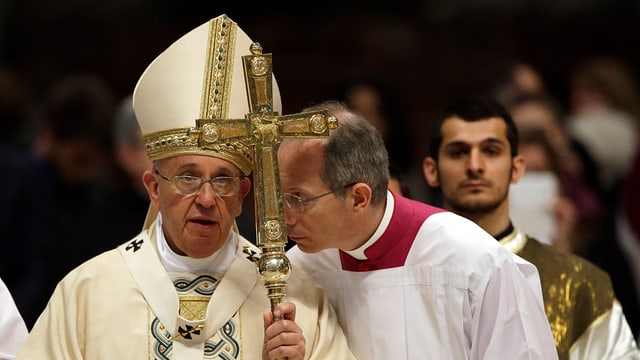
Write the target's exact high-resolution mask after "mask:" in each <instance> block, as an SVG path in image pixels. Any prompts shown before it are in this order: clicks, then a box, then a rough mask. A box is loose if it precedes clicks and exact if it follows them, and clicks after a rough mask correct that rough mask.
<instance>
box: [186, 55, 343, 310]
mask: <svg viewBox="0 0 640 360" xmlns="http://www.w3.org/2000/svg"><path fill="white" fill-rule="evenodd" d="M250 51H251V55H246V56H243V57H242V58H243V66H244V73H245V82H246V90H247V94H248V99H249V109H250V113H248V114H246V115H245V118H244V119H237V120H235V119H198V120H197V126H198V128H199V129H200V134H201V136H200V142H201V143H200V144H199V145H200V146H201V147H203V148H206V147H215V145H216V144H223V143H241V144H242V145H243V146H247V147H249V148H251V149H252V151H253V156H254V171H253V190H254V201H255V215H256V235H257V236H256V239H257V245H258V246H259V247H260V249H261V252H262V256H261V257H260V260H258V262H257V270H258V273H259V274H260V277H261V279H262V280H263V281H264V285H265V287H266V288H267V296H268V298H269V300H270V302H271V311H272V312H273V310H274V309H275V307H276V306H277V305H278V304H280V303H281V302H282V300H283V298H284V296H285V294H286V286H287V279H288V278H289V273H290V271H291V264H290V263H289V259H287V257H286V255H285V250H284V249H285V245H286V243H287V232H286V228H285V223H284V208H283V198H282V192H281V189H280V174H279V170H278V158H277V152H278V147H279V145H280V143H281V142H282V139H283V138H285V137H292V138H319V137H328V136H329V130H330V129H335V128H336V127H337V126H338V121H337V119H336V118H335V117H333V116H327V114H326V112H325V111H313V112H304V113H298V114H291V115H283V116H281V115H279V114H278V113H277V112H275V111H273V90H272V89H273V88H272V81H273V80H272V57H271V54H262V46H261V45H260V44H259V43H255V42H254V43H253V44H251V46H250ZM275 320H281V318H275Z"/></svg>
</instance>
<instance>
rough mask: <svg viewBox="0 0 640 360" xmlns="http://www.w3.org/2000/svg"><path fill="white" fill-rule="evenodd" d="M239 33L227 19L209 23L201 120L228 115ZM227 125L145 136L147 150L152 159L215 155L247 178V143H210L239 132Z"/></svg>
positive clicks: (207, 124)
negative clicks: (226, 132) (225, 132)
mask: <svg viewBox="0 0 640 360" xmlns="http://www.w3.org/2000/svg"><path fill="white" fill-rule="evenodd" d="M236 34H237V24H236V23H235V22H233V21H231V20H230V19H229V18H228V17H227V16H222V17H219V18H215V19H212V20H211V21H210V22H209V38H208V43H207V60H206V62H205V72H204V79H203V88H202V99H201V105H200V118H201V119H206V120H214V121H215V120H216V119H223V118H224V117H226V116H227V114H228V109H229V101H230V99H229V95H230V91H231V90H230V89H231V79H232V75H233V50H234V49H235V42H236V40H235V38H236ZM203 126H204V127H203ZM225 126H226V125H225ZM225 126H220V127H218V126H215V125H213V124H212V123H211V122H202V121H201V120H197V119H194V127H187V128H176V129H169V130H163V131H158V132H154V133H150V134H147V135H145V136H144V142H145V147H146V149H147V153H148V154H149V158H150V159H151V160H159V159H164V158H167V157H172V156H176V155H188V154H194V155H206V156H213V157H218V158H221V159H224V160H227V161H230V162H232V163H233V164H235V165H236V166H238V168H240V171H242V173H243V174H245V175H248V174H249V173H251V170H252V168H253V152H252V151H251V149H250V148H249V147H248V146H247V145H246V144H243V143H242V142H240V141H229V142H228V143H219V144H211V143H212V142H214V141H215V140H217V138H219V137H222V138H224V136H223V134H222V132H224V131H225V130H227V131H231V132H233V131H238V129H235V128H232V126H233V125H228V126H226V127H225Z"/></svg>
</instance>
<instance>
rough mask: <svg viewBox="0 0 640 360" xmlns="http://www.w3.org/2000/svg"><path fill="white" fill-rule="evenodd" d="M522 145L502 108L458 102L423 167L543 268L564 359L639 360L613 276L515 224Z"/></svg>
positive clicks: (451, 200)
mask: <svg viewBox="0 0 640 360" xmlns="http://www.w3.org/2000/svg"><path fill="white" fill-rule="evenodd" d="M519 143H520V138H519V134H518V129H517V127H516V124H515V122H514V120H513V118H512V117H511V115H510V114H509V113H508V112H507V110H506V109H505V108H504V107H503V106H502V105H500V104H499V103H498V102H496V101H495V100H493V99H489V98H484V97H470V98H464V99H459V100H457V101H454V102H452V103H451V104H449V105H447V106H446V107H445V108H444V109H443V110H442V113H441V114H440V115H439V116H438V118H437V119H436V120H435V121H434V123H433V130H432V131H431V138H430V146H429V156H427V157H426V158H425V159H424V161H423V170H424V175H425V179H426V180H427V183H428V184H429V185H430V186H432V187H437V188H439V189H440V191H441V193H442V198H443V201H444V207H445V208H446V209H447V210H449V211H452V212H455V213H456V214H459V215H461V216H464V217H466V218H468V219H470V220H472V221H473V222H475V223H476V224H478V225H479V226H481V227H482V228H483V229H484V230H486V231H487V232H488V233H490V234H492V235H493V237H494V238H495V240H498V241H499V242H500V243H501V244H503V245H504V246H505V248H506V249H508V250H510V251H511V252H513V253H515V254H517V255H518V256H520V257H522V258H524V259H526V260H527V261H530V262H531V263H533V264H534V265H536V267H537V268H538V272H539V273H540V278H541V283H542V291H543V299H544V304H545V312H546V314H547V317H548V319H549V325H550V326H551V332H552V334H553V336H554V340H555V344H556V348H557V350H558V357H559V358H560V359H561V360H568V359H620V360H622V359H629V360H634V359H640V351H639V350H638V347H637V345H636V343H635V340H634V337H633V333H632V331H631V329H630V328H629V324H628V323H627V320H626V318H625V315H624V313H623V309H622V307H621V305H620V303H619V302H618V300H617V298H616V294H615V292H614V290H613V286H612V284H611V280H610V278H609V274H607V273H606V272H605V271H604V270H602V269H600V268H599V267H597V266H596V265H594V264H592V263H590V262H589V261H587V260H586V259H583V258H581V257H579V256H576V255H573V254H570V253H566V252H561V251H559V250H558V249H557V248H555V247H554V246H551V245H547V244H544V243H542V242H540V241H538V240H537V239H535V238H534V237H532V236H528V235H526V234H524V233H523V232H521V231H519V230H518V228H517V225H518V224H517V223H512V221H511V217H510V212H509V187H510V185H511V184H515V183H517V182H518V181H519V180H520V179H521V177H522V175H523V174H524V173H525V169H526V166H527V164H526V163H525V159H524V157H523V156H522V155H521V154H520V153H519ZM549 207H550V208H551V204H550V206H549ZM549 211H551V209H550V210H549Z"/></svg>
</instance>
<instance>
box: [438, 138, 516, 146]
mask: <svg viewBox="0 0 640 360" xmlns="http://www.w3.org/2000/svg"><path fill="white" fill-rule="evenodd" d="M486 144H498V145H504V144H506V143H505V142H504V141H502V140H500V139H498V138H494V137H491V138H487V139H483V140H482V141H480V145H486ZM450 146H471V144H470V143H468V142H466V141H462V140H454V141H452V142H449V143H446V144H444V147H445V148H447V147H450Z"/></svg>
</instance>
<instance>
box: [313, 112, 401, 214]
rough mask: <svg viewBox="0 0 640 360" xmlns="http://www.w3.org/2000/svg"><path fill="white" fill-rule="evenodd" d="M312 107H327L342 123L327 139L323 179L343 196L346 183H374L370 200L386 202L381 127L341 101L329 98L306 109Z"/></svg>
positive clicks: (386, 168) (386, 174) (386, 161)
mask: <svg viewBox="0 0 640 360" xmlns="http://www.w3.org/2000/svg"><path fill="white" fill-rule="evenodd" d="M312 110H326V111H327V112H328V114H329V115H331V116H335V117H336V118H337V119H338V123H339V126H338V128H337V129H335V130H332V131H331V133H330V136H329V140H328V141H326V148H325V149H326V151H325V154H324V167H323V169H322V170H321V171H320V178H321V179H322V181H324V182H325V183H326V184H327V185H328V186H329V187H330V188H331V190H333V192H334V193H335V194H336V195H337V196H341V197H342V196H344V195H345V193H346V187H347V185H352V184H355V183H359V182H362V183H365V184H367V185H369V186H370V187H371V191H372V195H371V204H372V205H378V204H384V201H385V199H386V196H387V186H388V183H389V154H388V152H387V149H386V147H385V144H384V140H383V139H382V136H381V135H380V133H379V132H378V130H376V128H375V127H374V126H373V125H371V123H369V121H367V119H365V118H364V117H363V116H362V115H360V114H358V113H355V112H353V111H351V110H349V109H348V108H347V107H346V105H344V104H343V103H342V102H340V101H335V100H329V101H325V102H323V103H320V104H318V105H314V106H312V107H309V108H306V109H305V111H312Z"/></svg>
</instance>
